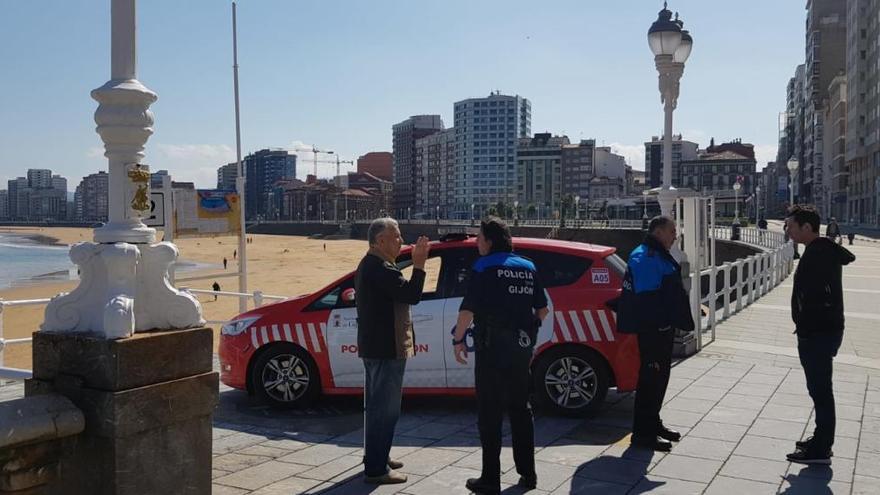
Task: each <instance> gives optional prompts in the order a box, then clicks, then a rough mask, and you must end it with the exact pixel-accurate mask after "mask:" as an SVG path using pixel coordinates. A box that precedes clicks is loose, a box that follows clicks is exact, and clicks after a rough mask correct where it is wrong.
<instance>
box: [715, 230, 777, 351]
mask: <svg viewBox="0 0 880 495" xmlns="http://www.w3.org/2000/svg"><path fill="white" fill-rule="evenodd" d="M711 234H712V235H713V236H714V237H715V239H720V240H730V239H731V236H732V232H731V228H730V227H716V228H715V229H713V231H712V232H711ZM739 235H740V238H739V240H738V241H739V242H742V243H744V244H748V245H751V246H757V247H761V248H763V251H762V252H760V253H756V254H753V255H751V256H747V257H745V258H740V259H738V260H736V261H733V262H726V263H724V264H722V265H721V266H712V267H709V268H706V269H704V270H702V271H700V280H701V283H700V284H699V285H698V287H704V285H703V284H702V280H703V279H704V278H705V279H707V280H708V290H707V291H706V292H707V294H706V295H705V296H702V294H701V297H700V304H701V305H702V306H703V307H705V308H707V314H706V316H704V317H703V318H701V322H700V330H701V333H702V335H705V334H707V333H708V334H711V337H709V339H708V340H707V343H709V342H712V341H714V340H715V328H716V327H717V325H718V323H720V322H722V321H724V320H726V319H727V318H729V317H730V316H731V315H733V314H735V313H737V312H739V311H741V310H742V309H743V308H745V307H746V306H748V305H749V304H752V303H753V302H755V301H756V300H758V298H760V297H761V296H763V295H764V294H767V293H768V292H769V291H770V290H771V289H773V288H774V287H776V286H777V285H779V284H780V283H781V282H782V281H783V280H785V278H786V277H788V275H789V274H790V273H791V270H792V267H793V255H794V248H793V246H792V243H791V242H788V241H786V240H785V237H784V235H783V234H782V233H780V232H769V231H767V230H763V229H755V228H741V229H740V232H739ZM735 242H736V241H735ZM719 282H720V286H719ZM701 340H702V339H701Z"/></svg>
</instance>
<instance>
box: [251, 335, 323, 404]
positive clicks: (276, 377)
mask: <svg viewBox="0 0 880 495" xmlns="http://www.w3.org/2000/svg"><path fill="white" fill-rule="evenodd" d="M320 382H321V380H320V377H319V375H318V367H317V366H315V362H314V360H313V359H312V358H311V356H309V355H308V353H307V352H305V351H304V350H303V349H302V348H300V347H298V346H296V345H293V344H288V343H280V344H274V345H273V346H272V347H271V348H269V349H268V350H266V351H265V352H263V353H262V354H260V355H259V356H258V357H257V360H256V362H255V363H254V366H253V368H252V369H251V384H252V385H253V389H254V392H255V393H256V395H257V397H259V398H260V399H261V400H262V401H264V402H267V403H269V404H271V405H274V406H279V407H304V406H308V405H309V404H311V403H312V401H314V399H315V397H317V395H318V391H319V388H320Z"/></svg>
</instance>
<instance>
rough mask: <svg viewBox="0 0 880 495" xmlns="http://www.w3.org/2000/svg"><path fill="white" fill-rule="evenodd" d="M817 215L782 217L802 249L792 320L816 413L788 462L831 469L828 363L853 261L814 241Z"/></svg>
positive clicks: (799, 208)
mask: <svg viewBox="0 0 880 495" xmlns="http://www.w3.org/2000/svg"><path fill="white" fill-rule="evenodd" d="M819 221H820V218H819V214H818V213H817V212H816V209H815V208H813V207H812V206H809V205H795V206H793V207H792V208H790V209H789V211H788V213H787V215H786V217H785V226H786V230H787V231H788V235H789V236H790V237H791V239H792V240H793V241H794V242H796V243H800V244H804V245H805V246H806V247H805V248H804V254H802V255H801V259H800V261H799V262H798V266H797V270H795V273H794V286H793V288H792V291H791V317H792V320H793V321H794V326H795V333H796V334H797V342H798V357H799V358H800V362H801V366H802V367H803V369H804V376H805V377H806V379H807V391H808V392H809V394H810V398H811V399H812V400H813V407H815V409H816V415H815V416H816V427H815V429H814V430H813V435H812V436H811V437H809V438H807V439H806V440H804V441H800V442H795V451H794V452H792V453H791V454H788V456H787V458H788V460H789V461H791V462H799V463H802V464H831V456H832V455H833V452H832V451H831V447H832V445H833V444H834V430H835V427H836V423H837V418H836V416H835V412H834V386H833V383H832V377H833V362H834V356H836V355H837V350H838V349H839V348H840V343H841V342H842V340H843V329H844V317H843V280H842V278H843V267H844V266H846V265H848V264H850V263H852V262H853V261H855V259H856V257H855V256H854V255H853V254H852V253H851V252H849V251H848V250H847V249H846V248H844V247H843V246H841V245H839V244H836V243H835V242H834V240H833V238H831V236H826V237H825V238H823V237H820V235H819Z"/></svg>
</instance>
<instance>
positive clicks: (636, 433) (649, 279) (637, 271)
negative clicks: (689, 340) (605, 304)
mask: <svg viewBox="0 0 880 495" xmlns="http://www.w3.org/2000/svg"><path fill="white" fill-rule="evenodd" d="M675 238H676V231H675V221H674V220H672V219H671V218H669V217H667V216H658V217H654V218H653V219H652V220H651V223H650V224H649V225H648V235H647V236H645V240H644V242H642V244H640V245H639V246H638V247H636V248H635V249H634V250H633V252H632V253H630V255H629V260H628V261H627V267H626V275H624V280H623V291H622V293H621V295H620V302H619V304H618V308H617V331H619V332H621V333H634V334H637V335H638V341H639V359H640V362H641V365H640V367H639V382H638V385H637V386H636V403H635V407H634V410H633V433H632V438H631V442H632V444H633V445H636V446H640V447H646V448H649V449H653V450H657V451H664V452H666V451H669V450H671V449H672V444H671V443H670V441H673V442H677V441H679V440H680V439H681V434H680V433H679V432H677V431H673V430H670V429H669V428H667V427H666V426H664V425H663V421H661V419H660V408H661V406H662V405H663V399H664V397H665V396H666V387H667V386H668V385H669V374H670V371H671V368H672V345H673V337H674V336H675V331H676V329H681V330H685V331H691V330H693V329H694V320H693V316H692V314H691V310H690V304H689V302H688V297H687V292H686V291H685V290H684V284H682V281H681V267H680V266H679V264H678V262H677V261H675V258H673V257H672V255H671V254H669V249H670V248H671V247H672V245H673V244H674V243H675Z"/></svg>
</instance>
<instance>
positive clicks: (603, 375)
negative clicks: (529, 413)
mask: <svg viewBox="0 0 880 495" xmlns="http://www.w3.org/2000/svg"><path fill="white" fill-rule="evenodd" d="M609 375H610V372H609V371H608V366H607V364H606V363H605V360H604V359H603V358H602V357H601V356H600V355H599V354H598V353H596V352H595V351H592V350H590V349H587V348H586V347H583V346H577V345H567V346H563V347H558V348H556V349H550V350H548V351H547V352H545V353H543V354H542V355H541V356H540V357H539V358H538V360H537V362H536V363H535V365H534V367H533V368H532V379H533V381H534V395H535V399H536V402H537V405H538V406H540V407H541V408H543V409H545V410H547V411H549V412H551V413H554V414H559V415H562V416H571V417H583V416H590V415H592V414H595V413H596V412H597V411H598V410H599V409H600V408H601V407H602V404H603V403H604V401H605V395H606V394H607V393H608V384H609V382H610V376H609Z"/></svg>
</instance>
